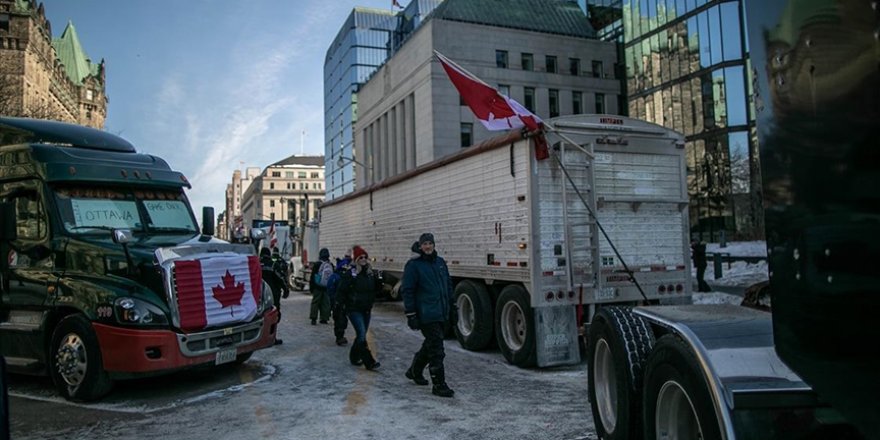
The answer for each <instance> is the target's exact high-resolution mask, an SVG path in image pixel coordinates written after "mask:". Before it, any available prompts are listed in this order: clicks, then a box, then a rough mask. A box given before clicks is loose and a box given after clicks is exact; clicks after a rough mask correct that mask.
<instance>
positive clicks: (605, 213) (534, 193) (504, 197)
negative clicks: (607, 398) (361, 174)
mask: <svg viewBox="0 0 880 440" xmlns="http://www.w3.org/2000/svg"><path fill="white" fill-rule="evenodd" d="M546 123H547V125H548V126H549V127H551V128H552V129H553V132H552V133H548V135H547V140H548V141H549V142H550V143H551V144H552V149H553V150H554V151H553V155H552V156H553V157H551V158H549V159H546V160H541V161H539V160H536V159H535V147H534V140H533V139H531V138H527V137H524V136H523V134H522V133H521V132H518V131H513V132H510V133H508V134H506V135H503V136H499V137H496V138H493V139H491V140H488V141H486V142H483V143H481V144H478V145H474V146H471V147H469V148H466V149H463V150H462V151H461V152H459V153H456V154H454V155H451V156H448V157H445V158H442V159H439V160H436V161H434V162H430V163H427V164H424V165H422V166H420V167H418V168H416V169H413V170H410V171H408V172H406V173H403V174H401V175H398V176H394V177H391V178H389V179H386V180H384V181H382V182H379V183H377V184H375V185H372V186H370V187H367V188H364V189H362V190H360V191H358V192H355V193H352V194H349V195H346V196H344V197H342V198H339V199H336V200H333V201H330V202H327V203H325V204H324V205H323V206H322V208H321V245H322V247H327V248H328V249H329V250H330V253H331V255H342V254H343V253H344V252H345V251H346V250H347V249H350V248H351V247H352V246H353V245H360V246H363V247H365V248H366V249H367V251H368V252H369V253H370V256H371V258H372V259H373V260H374V261H373V264H374V266H375V267H376V268H377V269H381V270H383V271H385V273H386V280H390V282H391V283H397V284H399V282H398V281H397V280H398V279H400V277H401V275H402V271H403V268H404V265H405V264H406V262H407V261H408V260H409V259H410V258H411V257H413V256H414V254H412V253H411V251H410V248H411V246H412V243H413V242H414V241H415V240H416V239H417V237H418V236H419V235H420V234H421V233H423V232H432V233H433V234H434V237H435V239H436V243H437V250H438V252H439V253H440V255H441V256H442V257H443V258H444V259H445V260H446V262H447V264H448V266H449V272H450V275H451V276H452V278H453V282H454V284H455V296H456V302H457V304H458V306H459V317H460V319H459V324H458V326H457V328H456V329H455V330H456V335H457V337H458V339H459V341H460V342H461V345H462V346H463V347H465V348H467V349H470V350H480V349H483V348H485V347H486V346H487V345H488V344H489V343H490V342H491V341H492V338H493V337H495V338H496V340H497V341H498V345H499V347H500V348H501V351H502V352H503V353H504V356H505V357H506V358H507V360H508V361H509V362H511V363H513V364H516V365H519V366H528V365H534V364H537V365H538V366H542V367H543V366H552V365H563V364H572V363H577V362H579V361H580V353H579V349H578V348H579V344H578V334H579V332H578V328H579V327H578V326H579V325H580V324H581V323H582V322H583V321H584V320H588V319H589V317H591V316H592V314H593V312H594V310H595V305H596V304H600V303H619V304H627V303H630V304H634V303H635V302H637V301H641V300H648V301H651V302H656V301H659V300H662V299H666V298H680V297H685V296H689V295H690V293H691V283H690V282H689V281H690V263H689V241H688V220H687V209H686V208H687V189H686V176H685V174H686V171H685V159H684V149H683V147H684V143H683V139H682V137H681V136H680V135H679V134H677V133H675V132H673V131H671V130H668V129H665V128H663V127H660V126H657V125H653V124H650V123H646V122H643V121H638V120H634V119H628V118H624V117H619V116H608V115H577V116H571V117H561V118H556V119H552V120H550V121H546ZM560 163H561V164H562V166H560ZM591 213H596V215H595V216H596V217H598V220H599V223H598V224H597V222H596V221H595V218H594V216H593V215H592V214H591ZM600 225H601V227H602V228H604V230H605V231H606V232H607V234H608V238H610V242H611V243H613V244H614V245H615V246H616V248H617V250H618V251H619V254H618V253H616V252H615V251H614V249H612V246H611V245H610V243H609V241H608V239H606V238H605V237H604V235H603V234H602V232H601V231H600ZM621 257H622V260H621ZM624 263H625V264H626V265H628V267H629V269H630V271H631V272H632V273H633V274H634V278H635V280H636V281H637V282H638V284H639V285H640V286H641V288H642V290H643V291H644V294H642V293H640V292H639V289H638V288H637V287H636V286H635V284H634V283H633V282H632V281H631V280H630V276H629V274H628V273H627V272H626V270H625V268H624ZM397 289H398V286H395V287H394V289H393V290H392V293H393V294H396V292H397ZM585 307H586V308H585Z"/></svg>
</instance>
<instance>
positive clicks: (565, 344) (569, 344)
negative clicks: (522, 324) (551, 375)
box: [534, 306, 581, 367]
mask: <svg viewBox="0 0 880 440" xmlns="http://www.w3.org/2000/svg"><path fill="white" fill-rule="evenodd" d="M534 311H535V351H536V354H537V363H538V366H539V367H551V366H554V365H572V364H576V363H578V362H580V361H581V354H580V350H579V348H578V335H577V316H576V313H575V308H574V307H572V306H559V307H536V308H535V309H534Z"/></svg>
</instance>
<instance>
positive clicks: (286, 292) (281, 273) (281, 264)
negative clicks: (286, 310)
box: [272, 246, 290, 298]
mask: <svg viewBox="0 0 880 440" xmlns="http://www.w3.org/2000/svg"><path fill="white" fill-rule="evenodd" d="M272 270H273V271H274V272H275V275H277V276H278V278H280V279H281V292H282V294H281V296H282V297H283V298H287V297H289V296H290V286H288V285H287V282H288V280H287V278H288V277H287V262H285V261H284V259H283V258H282V257H281V253H280V252H279V251H278V247H277V246H276V247H274V248H272Z"/></svg>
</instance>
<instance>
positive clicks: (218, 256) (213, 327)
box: [0, 117, 279, 401]
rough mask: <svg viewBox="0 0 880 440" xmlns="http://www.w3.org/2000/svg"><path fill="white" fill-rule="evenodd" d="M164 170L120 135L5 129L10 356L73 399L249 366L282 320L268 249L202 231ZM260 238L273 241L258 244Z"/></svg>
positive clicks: (28, 123)
mask: <svg viewBox="0 0 880 440" xmlns="http://www.w3.org/2000/svg"><path fill="white" fill-rule="evenodd" d="M189 187H190V184H189V182H188V181H187V179H186V178H185V177H184V175H183V174H181V173H179V172H177V171H174V170H172V169H171V168H170V167H169V166H168V164H167V163H166V162H165V161H164V160H163V159H161V158H159V157H156V156H152V155H149V154H143V153H138V152H137V151H136V150H135V148H134V147H133V146H132V145H131V144H130V143H129V142H128V141H126V140H124V139H122V138H120V137H117V136H114V135H112V134H109V133H106V132H103V131H100V130H96V129H91V128H86V127H81V126H78V125H73V124H67V123H62V122H56V121H40V120H33V119H24V118H8V117H2V118H0V255H2V258H0V355H2V356H3V357H4V358H5V362H6V365H7V366H8V370H9V371H10V372H13V373H23V374H40V375H49V376H50V377H51V379H52V381H53V383H54V384H55V386H56V388H57V389H58V392H59V393H60V394H61V395H62V396H64V397H65V398H67V399H71V400H78V401H89V400H96V399H99V398H101V397H102V396H104V395H106V394H107V393H108V392H109V391H110V390H111V387H112V384H113V382H114V381H115V380H118V379H127V378H133V377H143V376H149V375H155V374H160V373H167V372H171V371H176V370H179V369H182V368H187V367H193V366H199V365H220V364H226V363H241V362H244V361H246V360H247V359H248V358H250V356H251V354H252V353H253V352H254V351H256V350H259V349H262V348H267V347H271V346H272V345H274V342H275V335H276V330H277V324H278V319H279V314H278V309H277V308H276V307H275V305H274V304H273V300H272V292H271V289H270V288H269V286H268V285H267V284H266V283H265V282H264V281H263V280H262V271H261V269H260V264H259V260H258V259H257V257H256V255H255V253H254V247H253V246H251V245H244V244H238V245H236V244H230V243H227V242H224V241H220V240H217V239H214V238H213V237H212V235H213V232H214V231H213V209H210V208H208V209H205V210H204V211H203V219H202V229H201V231H200V230H199V228H198V225H197V223H196V219H195V216H194V214H193V211H192V209H191V207H190V204H189V201H188V199H187V197H186V194H185V192H184V188H189ZM257 235H258V236H257V237H254V238H255V239H258V238H260V236H259V235H261V234H257Z"/></svg>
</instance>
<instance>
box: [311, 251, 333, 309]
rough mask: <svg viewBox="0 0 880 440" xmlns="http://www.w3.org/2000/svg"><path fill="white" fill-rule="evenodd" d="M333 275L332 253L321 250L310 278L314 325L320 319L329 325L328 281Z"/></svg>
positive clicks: (313, 265)
mask: <svg viewBox="0 0 880 440" xmlns="http://www.w3.org/2000/svg"><path fill="white" fill-rule="evenodd" d="M332 274H333V265H332V264H331V263H330V251H329V250H328V249H327V248H321V250H320V251H319V252H318V261H316V262H315V263H313V264H312V274H311V276H309V291H310V292H311V293H312V307H311V310H310V311H309V319H311V320H312V325H316V324H317V321H318V318H320V319H321V324H327V321H328V320H329V319H330V299H329V298H328V297H327V281H329V280H330V275H332Z"/></svg>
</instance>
